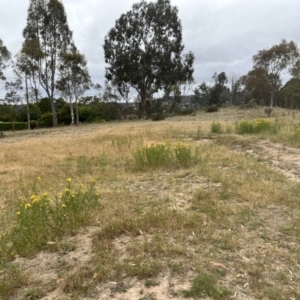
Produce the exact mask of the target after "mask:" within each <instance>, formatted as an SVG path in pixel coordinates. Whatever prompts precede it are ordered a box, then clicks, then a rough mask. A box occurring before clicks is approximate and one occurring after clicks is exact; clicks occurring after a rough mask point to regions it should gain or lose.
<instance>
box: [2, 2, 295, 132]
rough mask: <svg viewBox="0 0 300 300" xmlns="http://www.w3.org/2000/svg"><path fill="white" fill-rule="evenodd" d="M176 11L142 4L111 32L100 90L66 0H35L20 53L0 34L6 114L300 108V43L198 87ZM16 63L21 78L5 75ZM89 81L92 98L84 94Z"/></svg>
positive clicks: (167, 5) (157, 114) (26, 117)
mask: <svg viewBox="0 0 300 300" xmlns="http://www.w3.org/2000/svg"><path fill="white" fill-rule="evenodd" d="M178 14H179V8H178V7H176V6H172V5H171V2H170V1H169V0H164V1H162V0H158V1H155V2H146V1H141V2H137V3H135V4H133V6H132V8H131V9H130V10H129V11H128V12H127V13H124V14H122V15H121V16H120V18H119V19H118V20H116V22H115V26H114V27H112V28H111V29H110V30H109V32H108V33H107V35H106V36H105V39H104V45H103V48H104V58H105V63H106V68H105V78H106V82H105V84H104V87H102V86H101V85H100V84H99V83H93V82H92V79H91V78H90V75H89V70H88V68H87V60H86V58H85V56H84V55H83V54H81V53H80V51H79V50H78V49H77V47H76V45H75V42H74V39H73V34H72V31H71V30H70V29H69V26H68V22H67V15H66V12H65V8H64V5H63V3H62V2H61V1H57V0H39V1H36V0H31V1H30V2H29V7H28V14H27V22H26V26H25V28H24V30H23V38H24V41H23V44H22V47H21V49H20V51H19V52H18V53H17V55H15V56H12V55H11V53H10V52H9V50H8V49H7V48H6V47H5V45H4V43H3V42H2V40H1V39H0V80H4V81H5V89H6V95H5V97H4V99H0V121H1V122H12V124H13V123H14V122H27V128H28V129H32V128H38V127H49V126H58V125H59V124H60V125H62V124H65V125H69V124H71V125H79V123H80V122H89V123H92V122H104V121H111V120H121V119H123V120H124V119H126V120H127V119H129V120H133V119H137V118H144V119H145V118H152V119H153V120H154V121H158V120H163V119H164V118H165V117H167V116H170V115H175V114H181V115H184V114H193V113H194V112H195V111H196V110H199V109H202V108H205V109H207V112H214V111H217V109H218V108H219V107H221V106H230V105H238V106H240V107H241V108H249V107H255V106H258V105H260V106H269V107H270V110H269V113H267V115H268V116H270V115H271V112H272V107H273V106H281V107H286V108H291V109H299V108H300V59H299V57H300V54H299V49H298V46H297V45H296V43H295V42H293V41H290V42H288V41H286V40H282V41H281V42H280V43H279V44H277V45H273V46H271V47H270V48H267V49H263V50H260V51H258V52H257V54H255V55H253V68H252V70H250V71H249V72H248V73H247V74H244V75H241V74H237V73H235V72H232V73H230V74H226V72H225V71H221V72H215V73H214V74H213V75H212V78H208V79H207V81H206V82H202V83H200V84H199V83H196V82H195V81H194V77H193V73H194V67H193V64H194V60H195V57H194V54H193V53H192V52H188V53H185V54H184V53H183V49H184V44H183V40H182V25H181V21H180V19H179V17H178ZM48 20H51V22H48ZM149 20H151V21H149ZM132 24H135V25H134V26H132ZM149 24H150V25H149ZM266 46H268V45H266ZM12 57H13V58H12ZM12 60H13V64H12V65H13V66H14V74H15V79H14V80H12V81H7V80H6V78H5V74H4V70H5V69H6V67H7V66H8V65H9V63H10V62H11V61H12ZM287 72H288V73H289V74H290V75H291V79H290V80H289V81H288V82H287V83H285V84H284V85H283V83H282V74H283V73H287ZM211 79H212V84H208V83H207V82H211ZM91 88H93V90H94V91H95V92H94V95H93V96H92V97H84V95H85V92H86V91H87V90H89V89H91ZM24 95H25V97H24ZM42 95H43V96H42ZM45 96H46V98H45ZM43 97H44V98H43Z"/></svg>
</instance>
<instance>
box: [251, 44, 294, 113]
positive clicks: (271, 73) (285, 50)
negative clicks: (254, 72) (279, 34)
mask: <svg viewBox="0 0 300 300" xmlns="http://www.w3.org/2000/svg"><path fill="white" fill-rule="evenodd" d="M297 57H299V51H298V48H297V45H296V44H295V42H293V41H290V42H289V43H288V42H287V41H286V40H282V42H281V43H280V44H278V45H274V46H272V47H271V48H270V49H265V50H260V51H259V52H258V53H257V54H256V55H254V56H253V64H254V69H262V70H264V71H265V74H266V79H267V81H268V82H269V85H270V93H271V101H270V108H272V107H273V103H274V94H275V92H276V91H277V90H278V89H279V87H280V85H281V80H280V75H281V74H282V72H283V71H285V70H288V69H289V68H290V67H291V66H292V65H293V63H294V62H295V60H296V59H297Z"/></svg>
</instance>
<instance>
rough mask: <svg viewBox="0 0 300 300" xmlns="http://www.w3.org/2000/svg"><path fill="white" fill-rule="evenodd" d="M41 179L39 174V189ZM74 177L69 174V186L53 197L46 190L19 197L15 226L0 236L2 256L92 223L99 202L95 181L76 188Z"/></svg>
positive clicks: (33, 248) (41, 245)
mask: <svg viewBox="0 0 300 300" xmlns="http://www.w3.org/2000/svg"><path fill="white" fill-rule="evenodd" d="M39 180H40V178H39V177H38V178H37V179H36V182H35V183H34V190H37V189H38V181H39ZM71 181H72V180H71V179H70V178H68V179H67V186H66V188H65V189H64V190H63V191H62V192H61V193H60V194H58V195H56V196H54V197H51V196H50V195H49V194H48V192H44V193H40V194H37V193H36V194H33V195H32V196H31V197H30V199H23V198H22V197H20V198H19V204H18V206H17V208H16V220H15V223H14V225H13V228H12V230H11V232H9V233H7V234H6V235H4V237H3V238H2V240H0V254H1V255H0V256H2V257H12V256H14V255H16V254H18V255H29V254H32V253H34V252H35V251H37V250H40V249H43V248H45V247H47V243H48V244H50V245H51V243H55V242H56V241H57V239H58V238H60V237H62V236H64V235H66V234H71V233H74V232H75V231H76V230H77V229H78V228H80V227H81V226H84V225H87V224H88V223H89V220H90V219H91V214H92V211H93V210H94V209H95V208H96V207H97V206H98V205H99V199H98V195H97V194H96V192H95V183H96V181H95V180H92V181H91V182H90V183H89V184H88V185H87V186H86V187H84V186H83V185H79V186H77V187H74V188H73V187H72V185H71ZM87 215H89V216H90V217H89V218H87ZM8 241H9V243H10V246H9V247H7V243H8Z"/></svg>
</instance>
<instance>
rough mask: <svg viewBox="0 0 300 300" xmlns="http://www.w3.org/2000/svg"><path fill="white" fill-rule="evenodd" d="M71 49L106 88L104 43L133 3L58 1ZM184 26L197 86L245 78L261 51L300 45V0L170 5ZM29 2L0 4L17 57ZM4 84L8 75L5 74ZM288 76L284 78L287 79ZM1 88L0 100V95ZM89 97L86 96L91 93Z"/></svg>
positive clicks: (175, 0)
mask: <svg viewBox="0 0 300 300" xmlns="http://www.w3.org/2000/svg"><path fill="white" fill-rule="evenodd" d="M62 2H63V4H64V6H65V10H66V13H67V17H68V23H69V27H70V29H71V30H72V31H73V37H74V40H75V44H76V45H77V48H78V49H79V51H80V52H81V53H83V54H84V55H85V56H86V58H87V60H88V67H89V72H90V75H91V78H92V81H93V82H94V83H100V84H101V85H103V84H104V81H105V78H104V74H105V62H104V53H103V43H104V37H105V35H106V34H107V33H108V31H109V30H110V29H111V28H112V27H114V24H115V21H116V20H117V19H118V18H119V17H120V16H121V14H122V13H126V12H127V11H129V10H130V9H131V7H132V4H133V3H136V2H138V1H133V0H62ZM171 4H172V5H176V6H177V7H178V8H179V18H180V19H181V21H182V29H183V31H182V33H183V43H184V45H185V49H184V52H183V53H187V52H189V51H192V52H193V53H194V55H195V62H194V79H195V82H196V84H197V85H198V84H200V83H202V82H207V83H211V78H212V76H213V74H214V72H217V73H220V72H225V73H226V74H227V75H231V74H236V75H244V74H247V73H248V71H250V70H251V69H252V57H253V55H255V54H257V52H258V51H259V50H262V49H267V48H270V47H272V46H273V45H276V44H279V43H280V42H281V40H282V39H286V40H287V41H290V40H293V41H294V42H296V43H297V44H298V45H300V23H299V19H300V0H171ZM28 6H29V0H9V1H4V0H2V1H0V38H1V39H2V41H3V43H4V45H5V46H6V47H7V48H8V50H9V51H10V52H11V53H12V55H15V54H16V53H17V52H18V51H19V50H20V48H21V45H22V42H23V38H22V30H23V28H24V27H25V25H26V18H27V9H28ZM6 75H7V78H8V79H12V74H11V72H9V70H7V72H6ZM287 76H288V75H285V78H287ZM4 92H5V91H4V85H3V83H2V84H0V98H1V97H2V96H3V93H4ZM91 92H92V91H90V93H91Z"/></svg>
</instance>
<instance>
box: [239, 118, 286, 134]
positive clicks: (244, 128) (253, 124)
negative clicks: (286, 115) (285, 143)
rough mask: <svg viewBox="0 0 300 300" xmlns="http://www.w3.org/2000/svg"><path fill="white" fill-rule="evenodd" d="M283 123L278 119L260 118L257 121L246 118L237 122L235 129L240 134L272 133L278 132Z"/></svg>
mask: <svg viewBox="0 0 300 300" xmlns="http://www.w3.org/2000/svg"><path fill="white" fill-rule="evenodd" d="M280 127H281V124H280V122H278V121H277V120H276V121H275V122H272V121H271V120H268V119H264V118H259V119H257V120H256V121H250V120H247V119H244V120H242V121H240V122H236V123H235V130H236V133H238V134H257V133H271V134H277V133H278V132H279V131H280Z"/></svg>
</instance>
